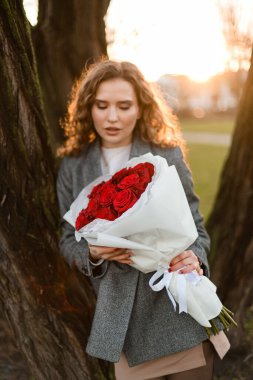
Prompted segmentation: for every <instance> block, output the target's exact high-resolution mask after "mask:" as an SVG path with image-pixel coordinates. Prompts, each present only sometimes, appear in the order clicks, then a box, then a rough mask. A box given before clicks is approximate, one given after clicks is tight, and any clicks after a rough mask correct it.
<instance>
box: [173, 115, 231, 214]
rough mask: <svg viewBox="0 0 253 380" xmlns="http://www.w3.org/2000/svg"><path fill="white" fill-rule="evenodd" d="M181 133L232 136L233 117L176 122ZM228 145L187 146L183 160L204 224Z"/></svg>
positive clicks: (195, 144)
mask: <svg viewBox="0 0 253 380" xmlns="http://www.w3.org/2000/svg"><path fill="white" fill-rule="evenodd" d="M180 124H181V128H182V131H183V132H184V131H187V132H203V133H204V132H207V133H227V134H232V133H233V128H234V118H232V117H230V118H229V117H220V118H218V117H212V118H210V119H206V118H203V119H194V118H191V119H190V118H189V119H180ZM228 151H229V147H228V146H218V145H206V144H202V143H188V144H187V161H188V163H189V166H190V168H191V170H192V175H193V180H194V185H195V191H196V193H197V195H198V196H199V198H200V211H201V213H202V214H203V216H204V218H205V221H207V219H208V216H209V214H210V211H211V210H212V207H213V204H214V200H215V196H216V192H217V190H218V187H219V179H220V174H221V171H222V168H223V165H224V161H225V159H226V157H227V155H228Z"/></svg>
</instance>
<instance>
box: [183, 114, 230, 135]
mask: <svg viewBox="0 0 253 380" xmlns="http://www.w3.org/2000/svg"><path fill="white" fill-rule="evenodd" d="M179 122H180V125H181V129H182V131H183V132H184V131H185V132H208V133H229V134H230V133H233V129H234V122H235V120H234V118H233V117H226V118H225V117H219V118H218V117H217V118H210V119H205V118H204V119H195V118H194V119H193V118H188V119H186V118H181V119H179Z"/></svg>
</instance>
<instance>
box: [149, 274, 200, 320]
mask: <svg viewBox="0 0 253 380" xmlns="http://www.w3.org/2000/svg"><path fill="white" fill-rule="evenodd" d="M181 269H182V268H180V269H179V270H181ZM179 270H178V271H176V272H168V269H164V268H163V269H159V270H158V271H156V273H155V274H153V276H152V277H151V279H150V280H149V286H150V287H151V289H152V290H154V291H155V292H159V291H160V290H162V289H163V288H165V289H166V291H167V293H168V297H169V299H170V300H171V302H172V305H173V307H174V310H175V311H176V301H175V299H174V297H173V295H172V294H171V292H170V290H169V286H170V282H171V280H172V276H173V275H174V276H176V277H175V280H176V286H177V294H178V305H179V313H182V311H184V312H185V313H187V297H186V281H188V282H191V283H192V284H193V285H197V284H198V283H199V281H201V276H199V275H198V274H197V273H196V271H194V272H191V273H186V274H183V273H179ZM160 277H162V278H161V280H160V281H159V282H157V283H156V284H155V282H156V281H157V280H158V279H159V278H160Z"/></svg>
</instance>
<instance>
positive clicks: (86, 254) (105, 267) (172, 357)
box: [57, 60, 228, 380]
mask: <svg viewBox="0 0 253 380" xmlns="http://www.w3.org/2000/svg"><path fill="white" fill-rule="evenodd" d="M63 126H64V129H65V134H66V138H67V139H66V142H65V144H64V146H63V147H62V148H61V149H60V150H59V153H60V155H61V156H62V157H63V160H62V164H61V168H60V171H59V175H58V181H57V191H58V199H59V205H60V211H61V215H64V214H65V212H66V211H67V210H68V209H69V207H70V205H71V203H72V202H73V200H74V199H75V198H76V197H77V195H78V194H79V192H80V191H81V189H82V188H83V187H84V186H86V185H88V184H89V183H90V182H92V181H93V180H94V179H96V178H97V177H99V176H101V175H102V174H108V173H110V174H113V173H115V172H116V171H117V170H119V169H120V168H122V167H124V166H125V164H126V162H127V161H128V159H129V158H131V157H134V156H139V155H143V154H145V153H147V152H151V153H152V154H154V155H160V156H162V157H164V158H165V159H166V160H167V162H168V164H169V165H172V164H173V165H175V166H176V168H177V171H178V173H179V176H180V178H181V181H182V184H183V187H184V190H185V193H186V196H187V198H188V202H189V205H190V208H191V211H192V215H193V218H194V221H195V224H196V227H197V230H198V233H199V237H198V238H197V240H196V241H195V242H194V243H193V244H192V245H191V246H190V247H189V248H188V249H187V250H186V251H184V252H182V253H181V254H179V255H178V256H176V257H175V258H174V259H173V260H172V261H171V262H170V263H168V266H169V270H170V271H176V270H178V269H180V268H182V267H185V268H184V269H182V273H189V272H191V271H192V270H194V269H195V270H196V271H197V272H198V273H199V274H200V275H202V274H203V272H204V274H205V275H208V274H209V269H208V262H207V256H206V254H207V251H208V249H209V237H208V235H207V233H206V230H205V228H204V225H203V218H202V216H201V215H200V213H199V208H198V207H199V201H198V198H197V196H196V195H195V193H194V190H193V183H192V177H191V173H190V171H189V169H188V167H187V165H186V163H185V161H184V155H183V152H184V144H183V141H182V139H181V137H180V133H179V129H178V126H177V124H176V120H175V118H174V117H172V114H171V113H170V112H169V110H168V108H167V107H166V106H165V105H164V104H163V102H162V100H161V99H160V98H158V96H157V95H156V94H155V92H154V90H153V89H152V88H151V86H150V85H149V84H148V83H147V82H146V81H145V79H144V77H143V75H142V74H141V73H140V71H139V70H138V68H137V67H136V66H135V65H133V64H131V63H128V62H114V61H110V60H105V61H102V62H99V63H97V64H95V65H93V66H92V67H91V68H90V69H89V70H88V71H85V72H84V74H83V75H82V76H81V78H80V80H79V81H78V82H77V84H76V85H75V86H74V89H73V92H72V98H71V101H70V103H69V107H68V113H67V116H66V118H65V121H64V123H63ZM62 231H63V232H62V238H61V241H60V248H61V253H62V254H63V256H64V257H65V259H66V260H67V261H68V262H69V264H70V265H76V266H77V267H78V268H79V270H80V271H81V272H82V273H84V274H85V275H87V276H90V279H91V281H92V284H93V285H94V288H95V290H96V292H97V306H96V312H95V316H94V320H93V324H92V329H91V333H90V337H89V341H88V345H87V348H86V350H87V353H88V354H90V355H92V356H95V357H97V358H101V359H104V360H108V361H111V362H114V363H116V364H115V374H116V379H118V380H124V379H134V380H138V379H139V380H141V379H174V380H176V379H178V380H179V379H186V377H187V379H188V380H189V379H195V380H196V379H201V380H202V379H205V380H208V379H211V378H212V366H213V357H214V352H215V350H214V346H215V348H216V350H218V352H219V354H220V356H222V355H224V353H225V352H226V350H227V349H228V342H227V340H226V338H225V335H224V334H223V333H220V334H219V335H218V336H216V337H215V338H213V340H212V341H213V344H211V343H210V340H208V337H207V334H206V332H205V329H204V328H203V327H202V326H200V325H199V324H198V323H197V322H196V321H195V320H194V319H193V318H191V317H190V316H189V315H188V314H186V313H181V314H178V313H176V312H175V311H174V309H173V306H172V305H171V303H170V302H169V301H168V297H167V294H166V291H161V292H152V291H151V289H150V288H149V285H148V282H149V279H150V277H151V276H152V273H149V274H144V273H141V272H139V271H138V270H136V269H134V268H132V267H131V263H132V259H131V258H132V256H133V255H134V252H131V251H129V250H124V249H120V248H118V249H115V248H110V247H98V246H92V245H88V244H87V243H86V242H85V241H84V240H83V239H82V241H81V242H79V243H77V242H76V240H75V237H74V230H73V228H72V227H71V226H70V225H69V224H68V223H67V222H63V225H62ZM217 325H218V326H219V328H220V330H222V326H221V324H220V323H219V322H218V321H217Z"/></svg>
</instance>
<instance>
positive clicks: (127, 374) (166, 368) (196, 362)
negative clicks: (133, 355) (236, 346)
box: [115, 331, 230, 380]
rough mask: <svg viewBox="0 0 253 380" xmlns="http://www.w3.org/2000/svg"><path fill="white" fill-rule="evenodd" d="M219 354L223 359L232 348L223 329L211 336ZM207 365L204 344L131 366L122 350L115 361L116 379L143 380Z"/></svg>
mask: <svg viewBox="0 0 253 380" xmlns="http://www.w3.org/2000/svg"><path fill="white" fill-rule="evenodd" d="M210 341H211V343H212V344H213V346H214V348H215V350H216V352H217V354H218V355H219V357H220V358H221V359H222V358H223V357H224V356H225V354H226V353H227V351H228V350H229V348H230V344H229V341H228V339H227V337H226V335H225V334H224V332H223V331H220V333H219V334H218V335H215V336H212V337H211V338H210ZM204 365H206V359H205V356H204V352H203V344H202V343H200V344H198V345H197V346H195V347H192V348H189V349H188V350H184V351H182V352H177V353H175V354H171V355H167V356H164V357H162V358H159V359H154V360H149V361H147V362H144V363H142V364H138V365H136V366H134V367H129V366H128V363H127V360H126V356H125V354H124V353H123V352H122V354H121V356H120V360H119V362H118V363H115V376H116V380H129V379H134V380H143V379H153V378H155V377H159V376H165V375H169V374H172V373H177V372H183V371H187V370H189V369H193V368H197V367H201V366H204Z"/></svg>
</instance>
